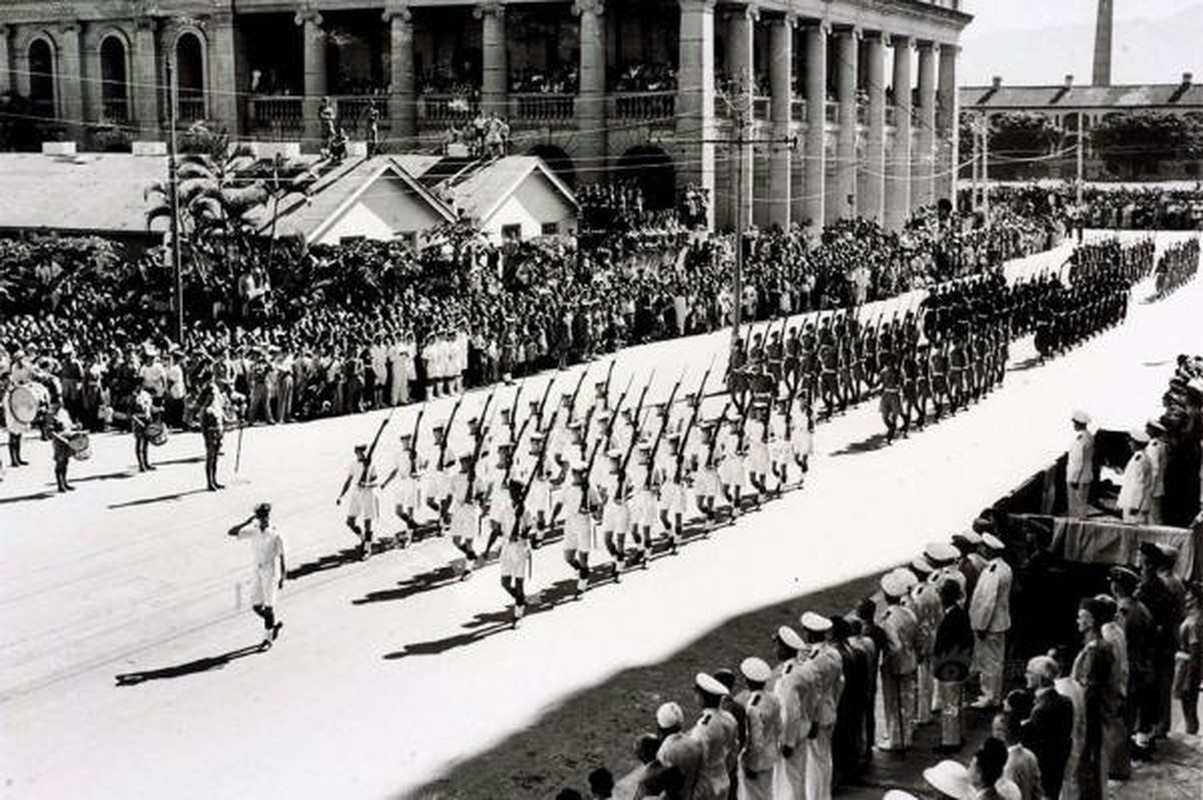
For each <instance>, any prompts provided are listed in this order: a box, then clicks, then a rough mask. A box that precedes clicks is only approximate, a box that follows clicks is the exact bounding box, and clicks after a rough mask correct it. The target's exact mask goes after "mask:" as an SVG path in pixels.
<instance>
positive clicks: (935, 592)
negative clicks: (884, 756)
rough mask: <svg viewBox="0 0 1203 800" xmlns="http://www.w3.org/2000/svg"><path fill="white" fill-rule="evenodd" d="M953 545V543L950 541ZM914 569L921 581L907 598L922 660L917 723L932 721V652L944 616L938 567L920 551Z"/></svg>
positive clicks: (917, 677)
mask: <svg viewBox="0 0 1203 800" xmlns="http://www.w3.org/2000/svg"><path fill="white" fill-rule="evenodd" d="M950 546H951V545H950ZM910 570H911V572H913V573H915V577H916V578H917V579H918V581H919V582H918V583H917V584H915V585H914V586H912V587H911V591H910V596H909V597H908V598H907V600H906V601H905V602H906V604H907V605H908V606H909V607H910V609H911V611H913V612H915V619H916V620H917V621H918V623H919V634H918V636H917V637H916V638H915V645H916V646H915V659H916V661H917V662H918V664H919V667H918V669H917V670H916V672H915V681H916V684H915V703H916V706H915V723H916V724H917V725H927V724H928V723H930V722H931V721H932V692H933V691H934V689H935V680H934V679H933V677H932V654H933V652H934V651H935V647H936V630H937V629H938V628H939V627H940V619H941V618H942V617H943V616H944V608H943V606H942V605H941V604H940V593H939V587H938V586H937V585H936V584H934V583H932V582H931V577H932V575H934V574H935V571H936V570H935V567H934V566H933V565H932V564H931V563H930V562H929V561H928V560H927V556H925V555H924V554H922V553H920V554H919V555H918V556H916V557H915V559H914V560H913V561H911V566H910Z"/></svg>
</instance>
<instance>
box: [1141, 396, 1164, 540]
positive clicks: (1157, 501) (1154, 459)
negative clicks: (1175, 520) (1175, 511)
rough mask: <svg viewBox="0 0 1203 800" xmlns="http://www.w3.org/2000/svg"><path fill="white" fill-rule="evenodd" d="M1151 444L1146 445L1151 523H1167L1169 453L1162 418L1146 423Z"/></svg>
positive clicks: (1146, 430)
mask: <svg viewBox="0 0 1203 800" xmlns="http://www.w3.org/2000/svg"><path fill="white" fill-rule="evenodd" d="M1145 432H1146V433H1148V434H1149V444H1148V446H1146V447H1145V458H1146V459H1148V462H1149V524H1150V525H1163V524H1164V523H1165V514H1164V508H1163V507H1164V504H1165V464H1166V459H1167V457H1168V455H1169V451H1168V450H1167V449H1166V443H1165V426H1164V425H1162V424H1161V420H1159V419H1157V418H1152V419H1150V420H1149V422H1148V424H1147V425H1145Z"/></svg>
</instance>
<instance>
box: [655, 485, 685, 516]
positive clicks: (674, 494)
mask: <svg viewBox="0 0 1203 800" xmlns="http://www.w3.org/2000/svg"><path fill="white" fill-rule="evenodd" d="M660 508H662V509H664V510H665V511H667V512H668V514H669V521H670V522H671V521H672V516H673V515H674V514H680V515H681V516H685V487H684V486H682V485H681V484H679V483H666V484H664V485H663V486H661V487H660Z"/></svg>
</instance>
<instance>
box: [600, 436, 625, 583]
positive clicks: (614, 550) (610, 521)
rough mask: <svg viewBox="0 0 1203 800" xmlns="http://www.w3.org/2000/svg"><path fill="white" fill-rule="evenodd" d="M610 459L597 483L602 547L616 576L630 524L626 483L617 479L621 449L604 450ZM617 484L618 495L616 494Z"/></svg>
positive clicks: (620, 468)
mask: <svg viewBox="0 0 1203 800" xmlns="http://www.w3.org/2000/svg"><path fill="white" fill-rule="evenodd" d="M606 457H607V458H608V459H609V461H610V466H609V470H608V471H607V472H606V474H605V476H604V477H602V479H601V480H600V481H599V482H598V483H597V489H598V494H599V495H601V498H602V513H601V529H602V539H603V541H604V542H605V544H606V550H607V551H608V552H609V553H610V557H611V558H613V559H614V566H613V569H614V577H615V579H617V578H618V573H619V570H620V569H621V566H622V562H623V561H624V560H625V558H626V538H627V530H628V529H629V528H630V527H631V512H630V510H629V509H628V508H627V504H626V497H625V495H626V491H627V487H628V484H627V483H626V482H625V481H623V480H621V475H620V472H621V470H622V459H623V452H622V451H621V450H611V451H610V452H608V453H606ZM620 485H621V495H620Z"/></svg>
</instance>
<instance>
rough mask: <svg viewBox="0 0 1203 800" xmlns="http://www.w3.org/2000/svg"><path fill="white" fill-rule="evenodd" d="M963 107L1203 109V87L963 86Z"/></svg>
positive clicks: (1162, 85) (1134, 85) (1179, 85)
mask: <svg viewBox="0 0 1203 800" xmlns="http://www.w3.org/2000/svg"><path fill="white" fill-rule="evenodd" d="M960 98H961V105H962V106H964V107H975V108H980V107H982V106H983V105H984V106H985V107H986V108H1099V109H1103V108H1107V109H1110V108H1145V107H1158V106H1164V107H1167V108H1192V107H1195V108H1201V109H1203V85H1200V84H1191V85H1190V86H1189V87H1186V88H1185V89H1184V88H1183V85H1182V84H1181V83H1146V84H1130V85H1126V86H1073V87H1070V88H1069V90H1068V91H1066V89H1065V86H1064V85H1061V84H1059V85H1055V86H1007V85H1006V84H1004V85H1002V86H1000V87H998V88H997V89H995V88H994V87H993V86H962V87H961V89H960Z"/></svg>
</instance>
